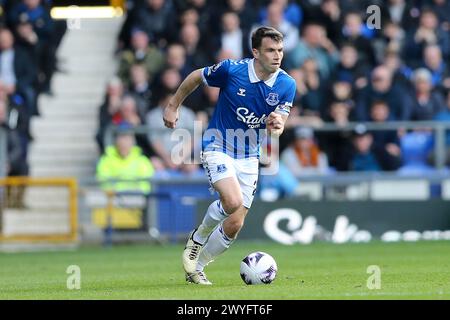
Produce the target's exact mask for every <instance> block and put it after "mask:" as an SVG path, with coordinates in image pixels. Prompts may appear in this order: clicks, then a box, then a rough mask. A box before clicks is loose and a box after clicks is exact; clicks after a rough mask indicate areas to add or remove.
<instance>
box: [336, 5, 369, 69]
mask: <svg viewBox="0 0 450 320" xmlns="http://www.w3.org/2000/svg"><path fill="white" fill-rule="evenodd" d="M364 31H365V24H364V23H363V21H362V17H361V14H360V13H359V12H356V11H353V12H349V13H347V14H346V15H345V17H344V25H343V27H342V34H341V39H340V43H344V42H345V43H351V44H352V45H353V46H354V47H355V48H356V50H358V53H359V56H360V59H361V60H362V61H363V62H364V63H368V64H369V65H372V66H374V65H375V64H376V59H375V53H374V49H373V47H372V44H371V42H370V40H369V37H368V36H367V34H364Z"/></svg>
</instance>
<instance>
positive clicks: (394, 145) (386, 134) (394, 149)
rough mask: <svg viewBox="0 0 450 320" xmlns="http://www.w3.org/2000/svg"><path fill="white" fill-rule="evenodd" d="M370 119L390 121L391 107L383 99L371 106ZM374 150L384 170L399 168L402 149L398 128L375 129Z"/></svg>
mask: <svg viewBox="0 0 450 320" xmlns="http://www.w3.org/2000/svg"><path fill="white" fill-rule="evenodd" d="M370 120H371V121H373V122H376V123H386V122H388V121H389V107H388V105H387V104H386V102H384V101H382V100H378V101H374V102H373V103H372V105H371V107H370ZM372 136H373V150H374V153H375V154H376V155H377V159H378V160H379V162H380V165H381V167H382V169H383V170H384V171H392V170H397V169H398V168H399V167H400V165H401V160H402V158H401V149H400V142H399V138H398V133H397V130H374V131H373V132H372Z"/></svg>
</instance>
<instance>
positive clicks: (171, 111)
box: [164, 60, 230, 129]
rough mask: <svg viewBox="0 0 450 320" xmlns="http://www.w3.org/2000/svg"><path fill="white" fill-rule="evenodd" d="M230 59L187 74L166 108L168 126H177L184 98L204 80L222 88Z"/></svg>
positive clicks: (225, 81) (212, 85)
mask: <svg viewBox="0 0 450 320" xmlns="http://www.w3.org/2000/svg"><path fill="white" fill-rule="evenodd" d="M229 68H230V60H224V61H221V62H219V63H217V64H215V65H213V66H210V67H205V68H201V69H197V70H195V71H193V72H191V74H189V75H188V76H187V78H186V79H184V81H183V82H182V83H181V85H180V87H179V88H178V90H177V92H176V93H175V95H174V96H173V97H172V99H170V101H169V103H168V105H167V106H166V108H165V110H164V124H165V126H166V127H168V128H172V129H173V128H175V126H176V123H177V120H178V108H179V107H180V105H181V103H183V101H184V99H186V97H187V96H188V95H190V94H191V92H192V91H194V90H195V89H196V88H197V87H198V86H199V85H200V84H201V83H202V82H204V83H205V84H206V85H208V86H211V87H218V88H222V87H224V86H225V85H226V83H227V80H228V70H229Z"/></svg>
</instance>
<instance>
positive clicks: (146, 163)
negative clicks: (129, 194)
mask: <svg viewBox="0 0 450 320" xmlns="http://www.w3.org/2000/svg"><path fill="white" fill-rule="evenodd" d="M154 172H155V170H154V168H153V165H152V163H151V162H150V160H149V159H148V158H147V157H146V156H144V155H143V154H142V151H141V149H140V148H139V147H138V146H136V142H135V138H134V134H133V133H132V132H130V131H129V130H121V131H119V133H118V134H117V136H116V139H115V145H114V146H108V147H107V148H106V149H105V153H104V154H103V155H102V157H101V158H100V160H99V162H98V165H97V179H98V180H99V181H100V182H101V186H102V189H104V190H112V191H140V192H144V193H149V192H150V191H151V185H150V181H145V180H140V181H132V180H133V179H149V178H150V177H152V176H153V174H154ZM107 180H130V181H107Z"/></svg>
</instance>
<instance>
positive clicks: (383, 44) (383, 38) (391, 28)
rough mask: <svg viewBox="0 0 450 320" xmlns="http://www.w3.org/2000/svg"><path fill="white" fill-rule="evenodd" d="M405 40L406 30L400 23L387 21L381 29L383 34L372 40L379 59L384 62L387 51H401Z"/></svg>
mask: <svg viewBox="0 0 450 320" xmlns="http://www.w3.org/2000/svg"><path fill="white" fill-rule="evenodd" d="M404 41H405V30H404V29H402V28H401V27H400V26H399V25H398V24H396V23H393V22H391V21H386V22H385V23H384V24H383V28H382V29H381V35H380V36H379V37H377V38H376V39H373V40H372V44H373V48H374V50H375V57H376V60H377V61H380V62H382V61H383V56H384V55H385V53H386V51H395V52H401V50H402V48H403V46H404Z"/></svg>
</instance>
